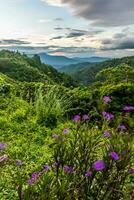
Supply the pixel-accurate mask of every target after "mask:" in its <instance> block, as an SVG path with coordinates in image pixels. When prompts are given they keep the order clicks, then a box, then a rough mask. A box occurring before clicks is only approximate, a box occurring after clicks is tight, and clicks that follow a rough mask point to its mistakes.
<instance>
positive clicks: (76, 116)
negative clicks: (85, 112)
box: [73, 115, 81, 122]
mask: <svg viewBox="0 0 134 200" xmlns="http://www.w3.org/2000/svg"><path fill="white" fill-rule="evenodd" d="M73 119H74V121H75V122H78V121H80V120H81V117H80V115H75V116H74V118H73Z"/></svg>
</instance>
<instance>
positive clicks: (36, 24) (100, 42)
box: [0, 0, 134, 57]
mask: <svg viewBox="0 0 134 200" xmlns="http://www.w3.org/2000/svg"><path fill="white" fill-rule="evenodd" d="M0 49H9V50H19V51H21V52H26V53H39V52H46V53H48V54H51V55H64V56H68V57H78V56H79V57H91V56H103V57H123V56H131V55H134V1H133V0H0Z"/></svg>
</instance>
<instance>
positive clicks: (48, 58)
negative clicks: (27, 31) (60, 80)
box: [28, 52, 110, 69]
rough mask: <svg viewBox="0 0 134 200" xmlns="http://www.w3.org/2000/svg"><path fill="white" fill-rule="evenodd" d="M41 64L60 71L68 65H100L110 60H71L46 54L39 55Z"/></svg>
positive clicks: (94, 58)
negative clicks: (99, 63)
mask: <svg viewBox="0 0 134 200" xmlns="http://www.w3.org/2000/svg"><path fill="white" fill-rule="evenodd" d="M38 55H39V56H40V59H41V62H42V63H45V64H47V65H52V66H53V67H55V68H56V69H60V68H61V67H64V66H67V65H72V64H77V63H84V62H86V63H98V62H103V61H106V60H109V59H110V58H107V57H85V58H84V57H83V58H81V57H74V58H69V57H66V56H54V55H49V54H47V53H45V52H43V53H39V54H38ZM28 56H30V57H32V56H33V54H31V55H30V54H29V55H28Z"/></svg>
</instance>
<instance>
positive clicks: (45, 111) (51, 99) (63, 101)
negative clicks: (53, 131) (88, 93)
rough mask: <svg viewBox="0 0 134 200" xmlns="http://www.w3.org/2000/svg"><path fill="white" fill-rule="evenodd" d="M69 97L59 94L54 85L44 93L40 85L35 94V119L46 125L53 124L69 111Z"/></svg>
mask: <svg viewBox="0 0 134 200" xmlns="http://www.w3.org/2000/svg"><path fill="white" fill-rule="evenodd" d="M71 104H72V103H71V97H70V98H68V97H67V96H66V95H64V94H61V93H60V92H59V90H58V88H57V87H56V86H52V87H51V89H50V90H49V91H48V92H46V93H45V94H44V91H43V89H42V87H40V88H39V89H38V91H37V94H36V102H35V107H36V116H37V121H38V122H40V123H43V122H44V123H45V124H46V125H47V126H50V127H51V125H52V126H55V125H56V123H57V120H58V119H59V120H60V119H62V117H63V116H64V115H65V113H67V111H69V109H70V107H71Z"/></svg>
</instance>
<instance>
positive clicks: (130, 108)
mask: <svg viewBox="0 0 134 200" xmlns="http://www.w3.org/2000/svg"><path fill="white" fill-rule="evenodd" d="M133 110H134V106H124V108H123V111H125V112H131V111H133Z"/></svg>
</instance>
